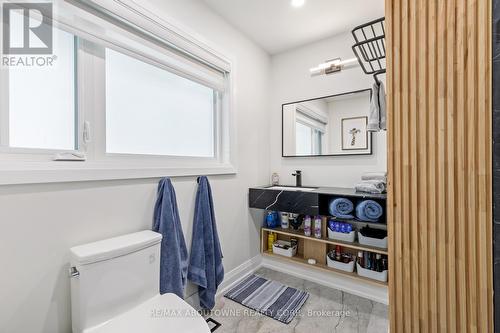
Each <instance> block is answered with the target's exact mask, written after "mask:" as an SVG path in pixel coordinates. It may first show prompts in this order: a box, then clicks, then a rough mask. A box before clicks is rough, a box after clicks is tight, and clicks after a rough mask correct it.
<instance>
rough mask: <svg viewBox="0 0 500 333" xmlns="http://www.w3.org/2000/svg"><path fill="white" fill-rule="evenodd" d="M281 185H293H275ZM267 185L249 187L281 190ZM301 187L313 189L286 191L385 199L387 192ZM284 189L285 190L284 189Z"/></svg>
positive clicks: (345, 188)
mask: <svg viewBox="0 0 500 333" xmlns="http://www.w3.org/2000/svg"><path fill="white" fill-rule="evenodd" d="M276 186H281V187H294V186H290V185H276ZM269 187H272V185H264V186H254V187H251V189H255V190H268V191H281V190H271V189H269ZM302 187H314V188H315V189H314V190H312V191H296V190H290V191H288V192H299V193H315V194H326V195H336V196H346V197H356V198H372V199H380V200H385V199H387V194H374V193H366V192H357V191H356V190H355V189H354V188H347V187H323V186H322V187H317V186H302ZM285 191H286V190H285Z"/></svg>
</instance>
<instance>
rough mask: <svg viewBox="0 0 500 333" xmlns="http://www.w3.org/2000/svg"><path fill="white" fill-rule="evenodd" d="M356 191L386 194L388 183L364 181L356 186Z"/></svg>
mask: <svg viewBox="0 0 500 333" xmlns="http://www.w3.org/2000/svg"><path fill="white" fill-rule="evenodd" d="M355 188H356V191H359V192H367V193H377V194H379V193H385V191H386V188H387V186H386V183H385V182H384V181H380V180H363V181H361V182H359V183H357V184H356V186H355Z"/></svg>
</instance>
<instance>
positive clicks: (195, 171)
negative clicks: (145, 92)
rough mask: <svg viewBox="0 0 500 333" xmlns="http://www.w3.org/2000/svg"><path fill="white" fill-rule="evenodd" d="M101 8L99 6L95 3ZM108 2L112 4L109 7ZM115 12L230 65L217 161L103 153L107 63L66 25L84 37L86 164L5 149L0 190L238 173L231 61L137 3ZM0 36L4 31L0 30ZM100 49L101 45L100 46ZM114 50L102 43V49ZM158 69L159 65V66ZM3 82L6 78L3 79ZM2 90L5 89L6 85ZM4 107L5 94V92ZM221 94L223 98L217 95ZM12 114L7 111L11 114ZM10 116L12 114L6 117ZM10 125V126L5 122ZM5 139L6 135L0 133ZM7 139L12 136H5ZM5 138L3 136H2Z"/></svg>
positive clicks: (81, 75)
mask: <svg viewBox="0 0 500 333" xmlns="http://www.w3.org/2000/svg"><path fill="white" fill-rule="evenodd" d="M94 2H95V3H99V1H94ZM109 3H110V2H108V4H109ZM112 6H114V8H112V9H113V12H114V13H117V14H118V15H119V16H120V17H124V18H127V19H129V20H132V22H134V24H137V25H140V26H141V27H144V28H145V29H147V30H148V31H153V32H156V33H158V34H159V36H160V37H161V38H164V39H165V38H167V39H168V41H169V42H172V43H176V42H177V43H178V44H176V45H178V46H179V48H182V49H184V50H187V51H189V52H195V53H196V54H197V55H198V56H201V57H203V59H207V62H211V63H214V64H219V63H222V64H224V65H225V66H228V68H229V73H228V76H227V79H226V84H227V89H226V90H225V93H224V96H222V98H219V99H218V102H219V103H218V106H219V107H218V108H217V112H216V115H215V119H214V120H215V123H216V124H215V126H214V136H215V140H214V141H215V149H214V153H215V157H214V158H206V157H178V156H177V157H176V156H154V155H136V154H109V153H106V152H105V147H106V145H105V127H106V124H105V119H106V115H105V81H104V75H105V70H104V69H105V67H104V66H105V61H104V57H103V56H102V57H101V58H100V57H98V56H96V55H93V54H92V52H87V51H85V50H88V48H89V47H94V46H93V44H92V43H93V42H87V41H86V40H85V39H86V38H85V36H81V31H78V30H73V27H66V26H64V27H63V29H64V30H67V31H69V32H72V33H75V34H76V35H80V36H81V38H82V39H80V43H79V45H78V47H77V52H78V55H77V83H78V92H77V96H78V104H77V109H78V141H79V142H78V147H79V151H80V152H84V153H85V154H86V156H87V160H86V161H84V162H81V161H78V162H77V161H74V162H73V161H72V162H62V161H52V157H53V156H54V154H55V153H56V152H61V150H57V151H55V150H43V149H31V148H30V149H22V148H5V147H4V148H1V149H0V185H5V184H26V183H49V182H67V181H89V180H105V179H132V178H156V177H163V176H171V177H173V176H197V175H218V174H234V173H236V171H237V166H236V160H235V151H234V150H235V143H236V142H235V132H236V131H235V117H234V114H233V112H232V110H233V109H234V108H233V106H234V96H233V94H232V92H233V80H232V77H233V76H234V73H233V71H232V65H231V63H232V62H231V61H230V60H228V58H226V57H224V56H221V55H220V53H219V52H217V51H214V49H213V47H209V46H207V43H206V42H205V41H200V39H199V38H194V37H192V35H190V34H188V33H186V32H183V31H180V30H179V29H177V28H175V27H173V26H172V25H170V24H169V23H167V22H165V21H164V20H162V19H160V18H158V17H156V16H154V14H152V13H151V12H148V11H147V10H144V9H143V8H142V7H140V8H139V7H137V5H136V4H135V3H134V2H133V1H121V2H119V3H118V2H113V4H112ZM0 32H1V31H0ZM99 44H101V43H99ZM104 46H108V47H109V46H111V45H103V44H101V45H100V46H99V47H104ZM112 48H113V49H115V50H117V51H119V52H122V53H125V54H128V55H131V56H133V57H134V58H138V59H140V60H143V61H146V62H149V60H148V59H147V57H142V56H141V55H140V54H136V53H134V54H130V52H129V51H128V50H126V48H122V47H118V46H116V45H113V47H112ZM155 65H158V64H155ZM0 74H1V73H0ZM0 79H1V80H5V75H0ZM0 83H2V87H5V85H4V84H3V83H5V81H2V82H0ZM1 90H3V89H0V94H1V96H0V97H1V100H2V103H5V99H4V98H3V97H4V95H5V91H1ZM218 95H220V94H218ZM0 109H1V110H4V112H0V122H1V123H2V124H7V127H8V118H7V119H5V117H6V116H5V114H6V112H5V110H8V100H7V108H5V105H0ZM7 112H8V111H7ZM7 117H8V113H7ZM5 120H7V122H5ZM85 123H87V124H90V129H91V130H90V136H91V142H90V143H88V144H86V143H85V142H84V140H83V135H84V124H85ZM1 133H2V134H0V135H5V132H4V131H1ZM7 135H8V132H7ZM2 138H3V137H2Z"/></svg>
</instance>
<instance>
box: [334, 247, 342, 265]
mask: <svg viewBox="0 0 500 333" xmlns="http://www.w3.org/2000/svg"><path fill="white" fill-rule="evenodd" d="M335 260H337V261H341V260H342V248H341V247H340V245H337V246H336V247H335Z"/></svg>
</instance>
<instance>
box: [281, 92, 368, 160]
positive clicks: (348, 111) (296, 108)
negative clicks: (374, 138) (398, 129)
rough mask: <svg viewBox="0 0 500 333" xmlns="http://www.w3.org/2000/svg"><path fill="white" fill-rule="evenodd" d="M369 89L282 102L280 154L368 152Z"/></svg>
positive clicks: (314, 154)
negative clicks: (281, 148) (281, 149)
mask: <svg viewBox="0 0 500 333" xmlns="http://www.w3.org/2000/svg"><path fill="white" fill-rule="evenodd" d="M370 96H371V90H370V89H365V90H359V91H352V92H347V93H342V94H338V95H332V96H326V97H321V98H316V99H311V100H305V101H298V102H293V103H287V104H283V107H282V110H283V111H282V112H283V119H282V121H283V124H282V125H283V138H282V139H283V142H282V143H283V145H282V146H283V156H284V157H300V156H328V155H330V156H331V155H367V154H371V153H372V143H371V133H370V132H368V131H367V128H366V127H367V123H368V114H369V111H370Z"/></svg>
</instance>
